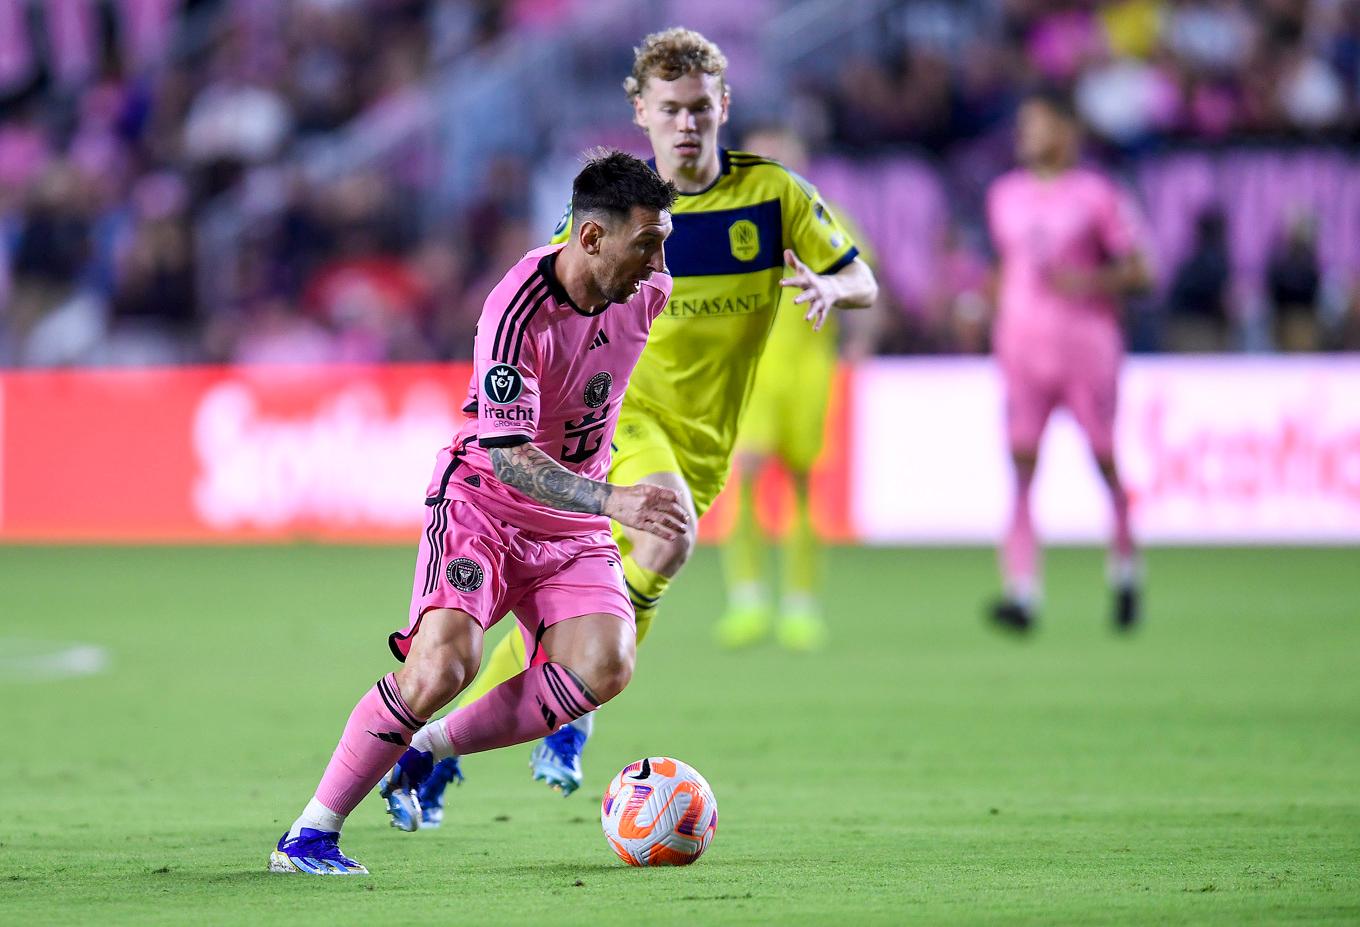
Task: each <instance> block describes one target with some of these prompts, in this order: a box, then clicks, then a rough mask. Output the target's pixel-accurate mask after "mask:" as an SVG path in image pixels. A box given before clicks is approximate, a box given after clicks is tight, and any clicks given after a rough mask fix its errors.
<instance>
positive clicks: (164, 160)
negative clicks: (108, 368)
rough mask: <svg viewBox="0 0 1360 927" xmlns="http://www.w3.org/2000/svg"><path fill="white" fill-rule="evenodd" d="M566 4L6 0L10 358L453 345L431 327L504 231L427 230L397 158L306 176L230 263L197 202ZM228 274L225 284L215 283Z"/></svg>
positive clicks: (0, 201)
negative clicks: (469, 242) (474, 243)
mask: <svg viewBox="0 0 1360 927" xmlns="http://www.w3.org/2000/svg"><path fill="white" fill-rule="evenodd" d="M563 9H564V5H563V4H562V3H556V2H552V0H529V2H523V0H522V2H496V0H352V2H350V0H293V2H289V3H274V2H272V0H218V2H213V0H201V2H194V0H184V2H179V0H104V2H85V0H77V2H74V3H72V2H65V0H0V366H52V365H62V364H102V365H137V364H147V363H178V362H189V361H236V360H241V361H248V360H255V359H272V360H286V359H296V360H316V361H320V360H360V361H362V360H382V359H404V358H408V357H421V358H434V357H441V356H448V355H450V354H456V353H458V352H459V351H460V350H462V348H461V346H460V345H458V344H449V345H444V344H442V343H441V341H440V340H439V338H438V337H437V332H436V333H435V334H436V337H433V338H431V337H427V335H428V334H429V333H428V332H426V331H422V330H421V329H424V328H427V327H428V326H427V324H426V323H428V322H430V321H431V320H434V319H441V320H444V321H445V322H446V323H447V326H448V327H450V328H455V327H456V326H455V324H454V320H453V319H451V318H448V314H447V313H443V312H441V311H440V310H442V309H445V308H447V306H446V304H447V303H448V302H449V300H450V299H451V298H453V299H457V298H460V297H461V296H462V290H463V288H462V286H461V276H460V275H461V274H462V273H463V268H464V267H465V266H467V265H468V264H469V262H471V263H472V266H480V264H481V263H484V262H485V261H484V258H485V255H480V254H478V253H477V249H475V248H473V249H470V250H469V249H463V248H461V247H458V245H459V244H460V242H458V241H457V240H450V239H448V238H446V237H445V236H443V235H436V236H435V237H432V238H428V239H426V240H422V235H423V234H424V232H423V230H420V229H417V228H416V223H415V222H414V220H413V218H412V214H413V212H414V211H413V210H412V209H410V208H409V207H410V197H411V194H410V193H409V191H406V192H407V193H408V195H407V198H406V200H403V199H402V196H401V195H399V194H400V193H402V192H403V191H401V190H400V189H398V188H399V186H400V185H399V184H397V183H395V182H394V181H393V178H391V177H389V176H385V175H383V174H381V173H378V172H369V173H361V174H358V175H346V176H342V177H338V178H335V179H332V180H327V181H325V182H317V183H309V182H304V181H302V180H301V179H299V178H298V177H295V176H293V177H290V178H288V179H287V181H286V182H285V183H284V185H283V186H284V195H283V197H282V198H281V200H282V203H283V208H281V209H279V210H276V211H275V213H274V215H273V220H274V221H272V222H270V223H269V224H268V225H267V226H266V227H264V228H260V229H252V230H251V232H250V234H249V236H247V238H246V240H244V241H243V242H242V247H241V249H240V251H239V253H235V254H233V260H232V261H231V266H223V265H219V264H217V263H215V261H216V259H219V258H220V257H221V256H220V255H217V254H214V253H204V252H205V250H206V249H205V248H204V247H203V243H202V242H201V241H200V240H199V231H200V229H199V224H200V220H201V218H202V217H203V215H204V214H205V211H206V210H207V209H208V207H209V206H210V204H211V203H212V202H213V200H214V197H217V196H218V195H219V194H222V193H223V192H224V191H228V190H231V189H232V188H233V187H235V186H236V185H238V184H240V183H242V182H243V181H244V180H246V179H248V178H249V176H250V175H251V172H252V171H255V170H257V169H261V168H267V167H269V166H271V165H277V164H281V163H285V159H286V157H287V155H288V154H289V153H290V152H294V151H297V150H299V148H301V147H303V146H305V145H307V143H308V142H309V141H310V140H312V139H315V138H321V137H324V136H326V135H327V134H328V133H332V132H334V131H336V130H339V129H341V128H342V127H344V126H346V125H348V124H350V123H351V121H352V120H354V119H356V118H357V117H359V116H360V115H361V114H364V113H372V112H374V111H375V110H378V109H381V108H382V107H383V106H385V105H391V104H392V103H393V101H396V100H399V99H400V98H401V97H402V96H403V95H404V94H413V93H417V92H418V88H419V87H420V86H421V83H422V81H423V79H424V77H425V75H426V74H427V73H428V72H429V71H430V70H431V69H432V68H434V67H437V66H439V65H440V64H441V63H444V62H448V61H451V60H455V59H456V58H457V57H458V56H459V55H462V54H466V53H467V52H469V51H470V50H472V49H475V48H478V47H480V46H486V45H490V44H492V43H494V42H495V41H496V40H497V39H498V37H499V36H500V35H501V34H502V33H503V32H504V31H506V30H509V29H517V28H530V27H541V26H542V25H543V24H545V23H551V21H552V20H553V18H554V17H555V16H559V15H561V12H562V10H563ZM512 161H513V159H512ZM515 167H517V165H514V164H512V170H513V169H514V168H515ZM509 182H513V181H509ZM488 189H489V193H488V196H489V197H492V198H494V196H495V193H496V191H495V190H494V189H491V188H488ZM518 209H519V207H513V208H511V209H510V210H509V213H510V214H513V213H514V212H515V211H516V210H518ZM493 211H494V209H493ZM494 224H496V223H495V222H490V223H487V227H490V226H491V225H494ZM460 225H461V227H460V228H459V229H448V230H441V231H443V232H446V233H448V235H450V236H453V238H455V239H456V238H457V237H458V235H460V234H461V233H462V231H463V230H464V229H465V228H467V227H469V222H463V223H461V224H460ZM526 235H527V232H526ZM493 240H494V239H493ZM225 274H230V275H231V277H232V278H233V284H234V285H233V286H232V287H230V288H229V290H228V289H227V288H223V287H219V286H214V285H213V283H214V278H215V277H217V276H220V275H225ZM450 288H453V289H454V290H456V291H457V292H455V293H453V294H452V296H450V294H449V290H450ZM228 291H229V292H230V293H231V299H230V301H229V302H227V303H226V304H215V303H214V304H211V305H204V304H203V303H204V295H205V294H216V293H221V292H228ZM208 301H209V302H210V303H211V302H213V300H208ZM473 317H474V318H475V313H474V316H473ZM450 337H451V338H453V339H454V340H455V341H457V340H458V337H459V336H455V335H450ZM468 338H470V334H469V335H468Z"/></svg>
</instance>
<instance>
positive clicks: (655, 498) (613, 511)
mask: <svg viewBox="0 0 1360 927" xmlns="http://www.w3.org/2000/svg"><path fill="white" fill-rule="evenodd" d="M604 514H606V515H608V516H609V517H610V518H612V519H614V520H615V521H617V522H619V523H620V524H624V525H627V526H628V527H630V528H637V529H638V530H639V531H646V532H647V533H648V534H654V535H656V536H657V537H659V538H661V539H662V540H663V541H673V540H675V539H676V538H678V537H680V536H681V535H682V534H684V533H685V528H686V527H687V526H688V525H689V511H688V510H686V508H685V506H684V503H682V502H681V501H680V495H679V494H678V493H677V492H676V491H675V490H674V489H667V488H666V487H665V486H653V485H652V484H651V483H635V484H634V485H632V486H615V487H614V491H613V492H611V493H610V494H609V498H608V500H606V501H605V504H604Z"/></svg>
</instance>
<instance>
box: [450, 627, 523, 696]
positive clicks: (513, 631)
mask: <svg viewBox="0 0 1360 927" xmlns="http://www.w3.org/2000/svg"><path fill="white" fill-rule="evenodd" d="M501 624H502V625H504V626H506V627H508V628H509V632H508V633H507V634H505V635H504V636H503V637H502V638H501V639H500V642H499V643H497V644H496V646H495V648H494V649H492V651H491V656H490V657H488V658H487V659H486V660H484V661H482V671H481V672H480V673H478V674H477V678H476V679H475V680H473V682H472V685H470V686H468V687H467V688H466V689H464V690H463V694H462V695H461V696H459V698H458V707H459V708H462V707H464V706H466V705H471V704H472V703H473V702H475V701H477V699H479V698H481V697H482V696H483V695H486V693H488V692H490V691H491V690H492V689H494V688H496V686H498V685H500V684H501V683H503V682H505V681H506V680H507V679H513V678H514V677H515V676H518V675H519V674H520V673H522V672H524V662H525V661H524V635H523V634H521V633H520V630H519V625H518V624H516V623H515V621H514V619H513V618H510V619H508V620H506V621H503V622H501Z"/></svg>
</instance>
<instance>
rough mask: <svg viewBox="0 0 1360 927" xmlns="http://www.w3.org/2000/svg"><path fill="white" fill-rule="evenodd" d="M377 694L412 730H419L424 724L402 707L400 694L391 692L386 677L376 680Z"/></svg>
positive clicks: (388, 708)
mask: <svg viewBox="0 0 1360 927" xmlns="http://www.w3.org/2000/svg"><path fill="white" fill-rule="evenodd" d="M378 694H379V695H381V696H382V700H383V704H384V705H386V706H387V710H388V711H390V712H391V713H392V717H394V718H396V719H397V720H398V721H400V722H401V723H402V724H403V725H405V726H406V727H407V728H409V729H410V730H412V731H418V730H420V729H421V728H422V727H423V726H424V725H422V724H421V723H420V722H419V721H417V720H416V719H415V718H414V717H413V716H412V715H411V713H410V712H409V711H407V710H406V709H405V708H403V707H402V702H401V696H399V695H397V693H395V692H393V691H392V690H391V688H390V686H389V684H388V682H387V677H386V676H384V677H383V678H381V679H379V680H378Z"/></svg>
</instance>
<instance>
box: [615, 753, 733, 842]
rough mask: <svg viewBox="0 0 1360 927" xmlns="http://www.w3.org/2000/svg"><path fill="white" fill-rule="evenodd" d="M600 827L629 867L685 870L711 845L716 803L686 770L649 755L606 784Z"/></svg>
mask: <svg viewBox="0 0 1360 927" xmlns="http://www.w3.org/2000/svg"><path fill="white" fill-rule="evenodd" d="M600 824H601V825H602V826H603V827H604V836H605V839H606V840H608V841H609V846H610V847H611V848H612V849H613V850H614V852H615V853H617V854H618V856H619V859H621V860H623V861H624V862H625V863H627V864H628V865H630V866H688V865H689V864H690V863H692V862H694V861H695V860H696V859H698V858H699V857H700V856H702V855H703V852H704V850H706V849H708V845H709V844H710V843H712V842H713V835H714V834H715V833H716V832H717V829H718V801H717V799H715V798H714V797H713V790H712V789H711V788H709V786H708V783H707V782H706V781H705V780H704V777H703V776H701V775H699V773H698V772H696V771H695V770H694V769H693V768H692V767H690V766H687V765H685V764H684V763H682V762H680V761H679V760H674V759H671V758H670V757H667V756H653V757H648V758H646V759H642V760H638V761H637V762H636V763H629V764H628V765H627V766H625V767H623V769H622V770H621V771H620V772H619V774H618V775H617V776H615V777H614V778H613V780H612V781H610V783H609V787H608V788H606V789H605V790H604V801H603V802H602V803H601V805H600Z"/></svg>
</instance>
